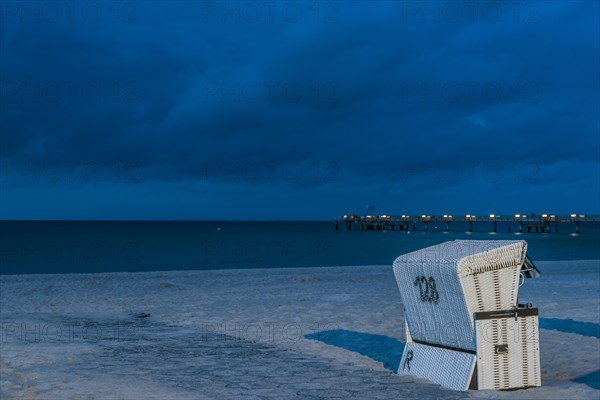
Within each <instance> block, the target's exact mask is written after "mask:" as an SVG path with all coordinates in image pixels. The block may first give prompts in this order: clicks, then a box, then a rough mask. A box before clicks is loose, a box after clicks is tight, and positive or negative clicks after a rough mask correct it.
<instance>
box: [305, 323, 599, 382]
mask: <svg viewBox="0 0 600 400" xmlns="http://www.w3.org/2000/svg"><path fill="white" fill-rule="evenodd" d="M539 323H540V328H541V329H549V330H557V331H560V332H565V333H575V334H578V335H583V336H591V337H595V338H598V339H600V325H598V324H593V323H590V322H581V321H574V320H572V319H558V318H540V319H539ZM304 337H305V338H306V339H309V340H318V341H320V342H323V343H326V344H329V345H331V346H336V347H340V348H342V349H346V350H349V351H353V352H355V353H359V354H362V355H363V356H367V357H369V358H371V359H373V360H375V361H379V362H381V363H383V366H384V367H385V368H387V369H389V370H390V371H392V372H396V371H397V370H398V365H399V363H400V358H402V352H403V351H404V343H402V342H401V341H399V340H398V339H394V338H391V337H389V336H385V335H375V334H372V333H364V332H355V331H348V330H345V329H334V330H330V331H321V332H315V333H312V334H308V335H305V336H304ZM573 382H577V383H583V384H585V385H588V386H589V387H591V388H594V389H596V390H600V370H598V371H594V372H591V373H589V374H587V375H583V376H580V377H578V378H575V379H573Z"/></svg>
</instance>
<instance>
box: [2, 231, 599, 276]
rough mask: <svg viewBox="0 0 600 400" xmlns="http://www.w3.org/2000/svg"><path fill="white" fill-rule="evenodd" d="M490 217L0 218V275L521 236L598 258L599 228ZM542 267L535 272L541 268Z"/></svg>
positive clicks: (288, 262)
mask: <svg viewBox="0 0 600 400" xmlns="http://www.w3.org/2000/svg"><path fill="white" fill-rule="evenodd" d="M507 224H508V223H499V224H498V230H497V233H493V232H491V230H492V226H491V224H490V225H486V224H485V223H481V224H475V225H474V231H473V232H468V226H467V225H466V224H462V225H461V223H458V222H456V223H453V225H452V231H450V232H445V226H435V225H434V224H430V226H429V229H428V231H427V232H425V231H424V229H423V227H419V229H418V230H417V231H398V230H395V231H392V230H388V231H354V230H353V231H347V230H345V229H344V226H342V225H340V229H339V230H335V229H334V222H333V221H6V220H4V221H0V274H65V273H103V272H144V271H173V270H211V269H246V268H298V267H307V268H308V267H323V266H344V267H348V268H351V267H352V266H358V265H390V266H391V265H392V263H393V261H394V259H395V258H396V257H398V256H399V255H401V254H404V253H408V252H411V251H415V250H418V249H421V248H424V247H428V246H432V245H434V244H438V243H442V242H445V241H450V240H455V239H477V240H480V239H483V240H485V239H494V240H502V239H512V240H514V239H523V240H525V241H527V243H528V256H529V257H530V258H531V259H532V260H534V262H535V261H536V260H540V261H542V260H544V261H545V260H591V259H594V260H597V259H600V224H599V223H592V222H590V223H584V224H582V225H581V230H580V233H579V234H576V233H575V226H574V224H573V226H571V225H570V224H566V223H565V224H561V225H560V226H559V232H558V233H556V232H555V231H554V229H553V230H552V232H551V233H519V232H518V229H516V227H514V226H511V227H510V232H509V226H508V225H507ZM542 272H543V271H542Z"/></svg>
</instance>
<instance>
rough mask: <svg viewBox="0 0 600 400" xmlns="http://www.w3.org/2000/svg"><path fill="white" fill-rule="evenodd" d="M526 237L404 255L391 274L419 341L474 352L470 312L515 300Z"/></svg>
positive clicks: (512, 304) (449, 245) (445, 245)
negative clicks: (523, 239) (521, 239)
mask: <svg viewBox="0 0 600 400" xmlns="http://www.w3.org/2000/svg"><path fill="white" fill-rule="evenodd" d="M526 250H527V244H526V242H525V241H504V240H494V241H478V240H456V241H452V242H446V243H442V244H439V245H436V246H432V247H428V248H426V249H422V250H419V251H415V252H412V253H408V254H404V255H401V256H400V257H398V258H397V259H396V260H395V261H394V275H395V277H396V282H397V283H398V288H399V289H400V295H401V296H402V301H403V303H404V308H405V315H406V322H407V324H408V326H409V329H410V333H411V335H412V337H413V339H415V340H417V341H422V342H427V343H433V344H440V345H445V346H450V347H457V348H461V349H465V350H471V351H475V349H476V343H475V324H474V320H473V313H474V312H478V311H493V310H501V309H510V308H511V307H515V306H516V305H517V291H518V288H519V285H518V282H519V270H520V267H521V265H522V264H523V260H524V259H525V253H526Z"/></svg>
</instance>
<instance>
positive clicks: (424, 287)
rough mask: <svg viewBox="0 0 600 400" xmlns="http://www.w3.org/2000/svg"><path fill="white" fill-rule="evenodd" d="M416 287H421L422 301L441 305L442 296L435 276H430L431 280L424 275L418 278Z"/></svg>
mask: <svg viewBox="0 0 600 400" xmlns="http://www.w3.org/2000/svg"><path fill="white" fill-rule="evenodd" d="M415 286H418V287H419V295H420V297H421V301H427V302H430V303H434V304H437V303H439V301H440V294H439V293H438V290H437V286H436V284H435V279H433V276H430V277H429V279H428V278H426V277H425V276H423V275H421V276H417V278H416V279H415Z"/></svg>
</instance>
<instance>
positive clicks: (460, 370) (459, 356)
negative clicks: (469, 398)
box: [398, 342, 475, 390]
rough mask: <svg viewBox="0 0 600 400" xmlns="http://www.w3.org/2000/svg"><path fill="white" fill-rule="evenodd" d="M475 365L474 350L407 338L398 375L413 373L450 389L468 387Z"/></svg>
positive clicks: (465, 388) (464, 388)
mask: <svg viewBox="0 0 600 400" xmlns="http://www.w3.org/2000/svg"><path fill="white" fill-rule="evenodd" d="M474 369H475V354H471V353H465V352H462V351H453V350H448V349H442V348H439V347H433V346H426V345H423V344H419V343H415V342H409V343H407V344H406V346H405V348H404V353H403V354H402V359H401V360H400V365H399V367H398V375H415V376H419V377H421V378H425V379H429V380H430V381H433V382H435V383H438V384H440V385H442V386H444V387H447V388H450V389H453V390H467V389H468V388H469V384H470V383H471V377H472V376H473V370H474Z"/></svg>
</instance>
